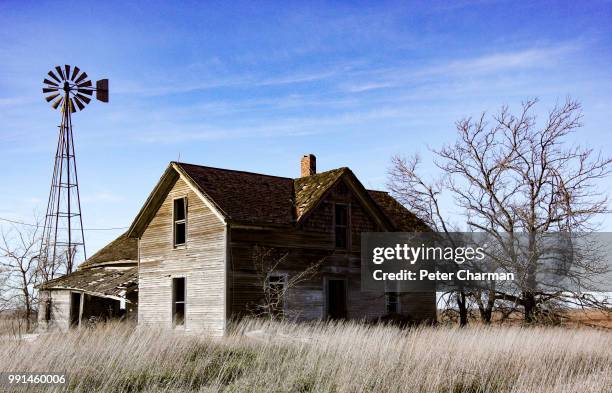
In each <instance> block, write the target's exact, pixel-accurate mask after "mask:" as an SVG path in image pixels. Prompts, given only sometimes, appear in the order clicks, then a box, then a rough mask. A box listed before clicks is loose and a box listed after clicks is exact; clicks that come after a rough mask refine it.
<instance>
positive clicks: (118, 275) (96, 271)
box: [40, 266, 138, 299]
mask: <svg viewBox="0 0 612 393" xmlns="http://www.w3.org/2000/svg"><path fill="white" fill-rule="evenodd" d="M137 287H138V267H137V266H133V267H127V268H125V267H93V268H89V269H83V270H77V271H75V272H73V273H70V274H67V275H65V276H62V277H59V278H55V279H53V280H49V281H47V282H46V283H44V284H43V285H41V286H40V289H41V290H53V289H56V290H57V289H66V290H70V289H71V290H77V291H82V292H85V293H88V294H90V295H93V296H99V297H107V298H114V299H120V298H123V294H124V291H129V290H133V289H136V288H137Z"/></svg>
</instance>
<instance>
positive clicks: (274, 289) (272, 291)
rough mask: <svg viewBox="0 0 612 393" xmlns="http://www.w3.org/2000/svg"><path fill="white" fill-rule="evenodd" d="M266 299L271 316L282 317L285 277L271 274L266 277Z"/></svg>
mask: <svg viewBox="0 0 612 393" xmlns="http://www.w3.org/2000/svg"><path fill="white" fill-rule="evenodd" d="M266 292H267V293H266V297H267V300H268V308H269V310H268V311H269V312H270V314H271V315H276V316H278V315H282V314H283V312H284V308H285V299H284V295H285V276H283V275H281V274H273V275H270V276H268V282H267V285H266Z"/></svg>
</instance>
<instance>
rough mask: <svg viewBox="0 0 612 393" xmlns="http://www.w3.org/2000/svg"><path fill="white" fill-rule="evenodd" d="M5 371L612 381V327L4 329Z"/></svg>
mask: <svg viewBox="0 0 612 393" xmlns="http://www.w3.org/2000/svg"><path fill="white" fill-rule="evenodd" d="M246 332H249V333H248V334H247V335H245V334H244V333H246ZM0 370H4V371H31V370H36V371H66V372H67V373H68V374H69V375H70V378H71V382H70V385H69V387H68V389H69V390H70V391H77V392H138V391H142V392H170V391H178V392H183V391H187V392H217V391H224V392H338V393H340V392H436V393H442V392H449V393H459V392H555V393H557V392H560V393H563V392H612V333H610V332H606V331H598V330H592V329H588V330H587V329H580V330H579V329H576V330H569V329H563V328H520V327H503V328H502V327H490V328H487V327H477V328H468V329H454V328H446V327H439V328H433V327H422V328H417V329H412V330H399V329H397V328H394V327H385V326H368V325H362V324H358V323H346V324H325V323H317V324H309V325H298V324H291V323H264V322H261V321H247V322H242V323H240V324H239V325H237V326H235V327H234V329H233V330H232V332H231V334H230V335H229V336H228V337H226V338H224V339H218V340H211V339H206V338H203V337H198V336H193V335H185V334H177V333H174V332H169V331H161V330H159V331H157V330H135V331H132V330H130V329H128V328H126V327H125V326H117V325H109V326H104V327H100V328H97V329H95V330H80V331H71V332H70V333H68V334H49V335H41V336H40V337H38V339H36V340H34V341H32V342H26V341H23V340H22V341H18V340H11V341H6V340H5V341H3V342H2V345H1V346H0Z"/></svg>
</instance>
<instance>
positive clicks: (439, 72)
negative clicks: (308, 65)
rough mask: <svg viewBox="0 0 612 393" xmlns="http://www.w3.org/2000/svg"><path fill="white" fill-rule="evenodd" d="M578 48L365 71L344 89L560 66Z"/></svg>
mask: <svg viewBox="0 0 612 393" xmlns="http://www.w3.org/2000/svg"><path fill="white" fill-rule="evenodd" d="M578 49H580V47H579V45H578V44H576V43H566V44H562V45H559V46H555V47H541V48H528V49H522V50H517V51H512V52H499V53H489V54H485V55H480V56H477V57H472V58H464V59H460V60H451V61H448V62H446V63H438V64H431V65H427V66H422V67H418V68H415V67H408V66H406V67H392V68H386V69H381V70H369V71H364V72H362V75H360V78H355V79H359V80H358V81H357V82H349V83H347V84H345V85H343V88H344V89H345V90H346V91H349V92H353V93H359V92H365V91H370V90H378V89H385V88H393V87H398V86H403V85H406V84H415V83H421V82H423V81H427V80H432V79H434V78H436V79H438V78H440V77H443V78H449V77H466V76H470V77H474V76H481V77H482V76H486V75H491V74H495V73H499V72H503V71H512V70H521V69H529V68H548V67H553V66H557V65H558V64H559V62H560V61H561V60H562V59H563V58H564V57H566V56H567V55H569V54H571V53H572V52H574V51H577V50H578Z"/></svg>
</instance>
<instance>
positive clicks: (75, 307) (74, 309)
mask: <svg viewBox="0 0 612 393" xmlns="http://www.w3.org/2000/svg"><path fill="white" fill-rule="evenodd" d="M80 313H81V294H80V293H79V292H70V326H72V327H76V326H79V315H80Z"/></svg>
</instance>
